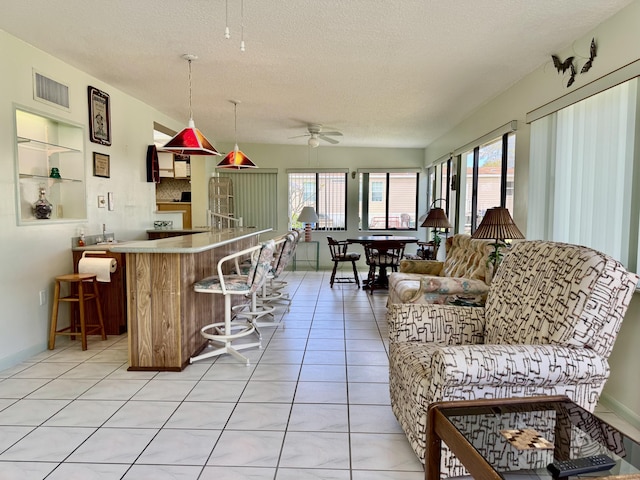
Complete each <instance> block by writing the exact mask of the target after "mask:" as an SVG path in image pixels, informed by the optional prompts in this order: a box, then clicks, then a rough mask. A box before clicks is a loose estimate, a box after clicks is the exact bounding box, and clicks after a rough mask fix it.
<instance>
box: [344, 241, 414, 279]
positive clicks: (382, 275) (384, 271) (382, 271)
mask: <svg viewBox="0 0 640 480" xmlns="http://www.w3.org/2000/svg"><path fill="white" fill-rule="evenodd" d="M418 241H419V240H418V239H417V238H416V237H406V236H403V235H361V236H359V237H352V238H347V242H349V243H359V244H361V245H364V244H371V245H373V248H375V244H376V242H397V243H418ZM375 282H376V285H377V286H379V287H381V288H388V282H389V280H388V278H387V269H386V268H385V267H383V266H381V268H380V274H379V275H378V277H377V278H376V280H375ZM369 288H371V286H370V285H369V284H367V283H366V282H365V283H364V284H363V285H362V289H363V290H368V289H369Z"/></svg>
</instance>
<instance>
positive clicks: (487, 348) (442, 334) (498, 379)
mask: <svg viewBox="0 0 640 480" xmlns="http://www.w3.org/2000/svg"><path fill="white" fill-rule="evenodd" d="M637 282H638V276H637V275H636V274H633V273H629V272H627V271H626V269H625V268H624V267H623V266H622V265H621V264H620V263H619V262H617V261H616V260H614V259H612V258H611V257H609V256H607V255H604V254H602V253H599V252H597V251H595V250H592V249H589V248H586V247H580V246H576V245H568V244H563V243H555V242H545V241H524V242H521V243H518V244H516V245H514V247H512V251H511V252H510V253H509V255H507V256H506V257H505V259H504V261H503V263H502V264H501V266H500V269H499V270H498V272H497V274H496V277H495V278H494V279H493V281H492V283H491V286H490V288H489V292H488V296H487V301H486V305H485V306H484V307H465V306H453V305H416V304H392V305H389V308H388V313H387V321H388V324H389V336H390V345H389V388H390V393H391V406H392V409H393V412H394V414H395V416H396V418H397V419H398V421H399V422H400V425H401V426H402V428H403V430H404V432H405V434H406V435H407V438H408V439H409V441H410V443H411V446H412V447H413V449H414V451H415V453H416V454H417V455H418V457H419V458H420V459H421V460H422V461H423V462H424V453H425V436H426V419H427V408H428V406H429V405H430V404H431V403H433V402H438V401H448V400H463V399H467V400H468V399H475V398H507V397H526V396H532V395H567V396H569V397H570V398H571V399H572V400H573V401H575V402H576V403H577V404H579V405H581V406H582V407H584V408H585V409H587V410H589V411H593V409H594V407H595V406H596V403H597V402H598V399H599V396H600V393H601V391H602V388H603V386H604V383H605V381H606V380H607V378H608V376H609V366H608V362H607V359H608V357H609V354H610V353H611V350H612V348H613V344H614V341H615V338H616V335H617V333H618V330H619V328H620V325H621V322H622V319H623V317H624V314H625V312H626V310H627V307H628V305H629V302H630V301H631V297H632V295H633V292H634V290H635V288H636V284H637ZM441 460H442V465H441V468H442V472H443V476H449V477H450V476H459V475H464V474H465V471H464V469H463V467H462V466H461V465H460V463H459V462H458V461H457V459H455V458H454V457H453V456H452V455H451V453H450V452H449V451H448V449H446V448H443V452H442V459H441Z"/></svg>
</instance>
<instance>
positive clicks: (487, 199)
mask: <svg viewBox="0 0 640 480" xmlns="http://www.w3.org/2000/svg"><path fill="white" fill-rule="evenodd" d="M515 143H516V135H515V133H513V132H510V133H505V134H504V135H502V137H499V138H496V139H494V140H491V141H489V142H488V143H485V144H482V145H478V146H476V147H475V148H473V149H472V150H468V151H466V152H464V153H463V154H462V157H461V158H462V169H463V170H464V171H463V172H462V175H461V177H462V178H461V179H460V190H461V196H462V197H463V198H461V205H464V212H461V214H462V217H463V222H464V223H463V228H462V231H463V232H464V233H473V232H474V231H475V230H476V228H477V227H478V225H479V224H480V222H481V221H482V218H483V217H484V214H485V213H486V211H487V210H488V209H490V208H493V207H498V206H500V207H505V208H507V210H509V211H510V212H511V214H512V215H513V179H514V171H515Z"/></svg>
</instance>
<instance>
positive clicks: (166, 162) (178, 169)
mask: <svg viewBox="0 0 640 480" xmlns="http://www.w3.org/2000/svg"><path fill="white" fill-rule="evenodd" d="M158 168H159V171H160V177H165V178H167V177H169V178H191V161H190V157H189V155H175V154H173V153H171V152H163V151H162V150H158Z"/></svg>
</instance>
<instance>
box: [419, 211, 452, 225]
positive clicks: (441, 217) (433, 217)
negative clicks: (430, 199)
mask: <svg viewBox="0 0 640 480" xmlns="http://www.w3.org/2000/svg"><path fill="white" fill-rule="evenodd" d="M420 226H421V227H432V228H451V224H450V223H449V219H448V218H447V214H446V213H444V210H443V209H442V208H432V209H431V210H429V213H428V214H427V218H425V219H424V222H422V225H420Z"/></svg>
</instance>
